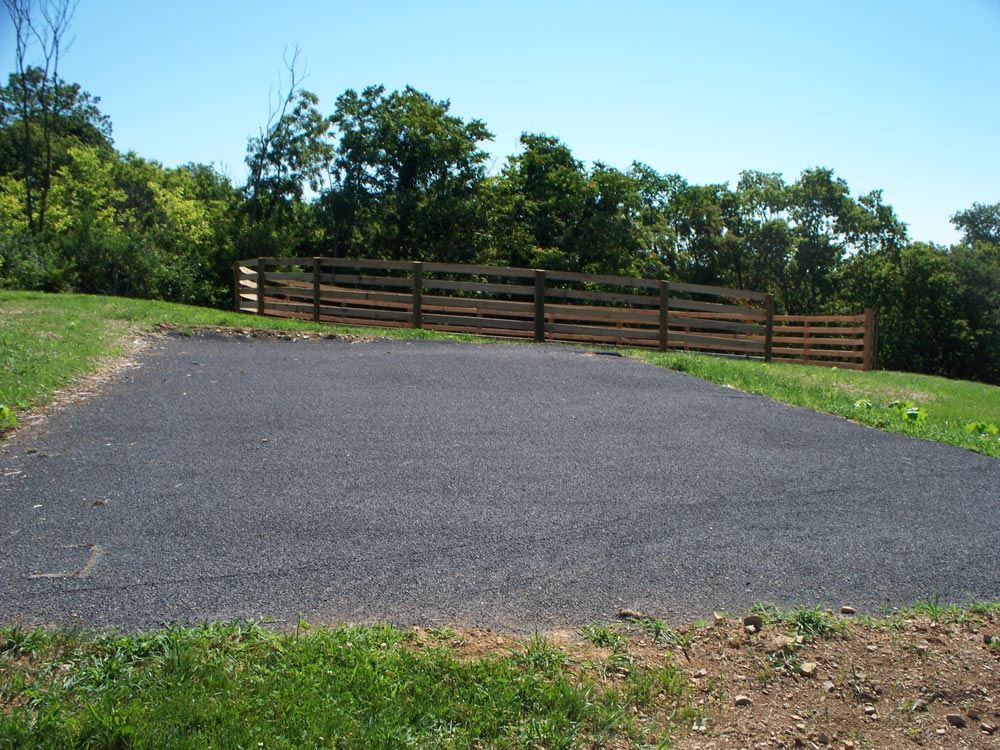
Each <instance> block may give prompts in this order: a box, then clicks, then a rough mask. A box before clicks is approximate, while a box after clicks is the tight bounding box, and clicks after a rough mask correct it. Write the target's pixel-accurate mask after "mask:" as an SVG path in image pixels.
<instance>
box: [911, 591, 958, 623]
mask: <svg viewBox="0 0 1000 750" xmlns="http://www.w3.org/2000/svg"><path fill="white" fill-rule="evenodd" d="M910 609H911V610H912V611H913V612H915V613H917V614H921V615H925V616H926V617H929V618H930V619H931V620H933V621H934V622H953V623H964V622H965V621H966V620H967V619H968V611H967V610H966V609H964V608H962V607H959V606H958V605H957V604H948V605H945V604H942V603H941V600H940V597H939V596H938V593H937V592H936V591H935V592H934V593H933V594H932V595H931V596H928V597H926V598H924V599H919V600H917V603H916V604H914V605H913V607H911V608H910Z"/></svg>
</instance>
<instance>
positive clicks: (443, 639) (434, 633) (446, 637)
mask: <svg viewBox="0 0 1000 750" xmlns="http://www.w3.org/2000/svg"><path fill="white" fill-rule="evenodd" d="M427 635H428V637H429V638H430V639H431V640H435V641H438V642H440V643H462V642H463V639H462V638H461V637H460V636H459V634H458V633H457V632H455V631H454V630H453V629H452V628H449V627H447V626H444V625H442V626H440V627H433V628H428V629H427Z"/></svg>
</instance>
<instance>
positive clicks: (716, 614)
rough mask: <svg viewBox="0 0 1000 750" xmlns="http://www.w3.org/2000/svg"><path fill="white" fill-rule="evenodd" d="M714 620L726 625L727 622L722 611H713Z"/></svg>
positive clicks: (718, 623) (716, 622) (717, 623)
mask: <svg viewBox="0 0 1000 750" xmlns="http://www.w3.org/2000/svg"><path fill="white" fill-rule="evenodd" d="M712 622H714V623H715V624H716V625H724V624H725V622H726V616H725V615H724V614H722V613H721V612H713V613H712Z"/></svg>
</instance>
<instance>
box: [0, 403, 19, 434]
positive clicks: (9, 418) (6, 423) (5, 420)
mask: <svg viewBox="0 0 1000 750" xmlns="http://www.w3.org/2000/svg"><path fill="white" fill-rule="evenodd" d="M15 427H17V415H16V414H15V413H14V410H13V409H11V408H10V407H9V406H7V405H5V404H0V433H3V432H6V431H7V430H13V429H14V428H15Z"/></svg>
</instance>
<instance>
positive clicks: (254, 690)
mask: <svg viewBox="0 0 1000 750" xmlns="http://www.w3.org/2000/svg"><path fill="white" fill-rule="evenodd" d="M599 666H600V665H595V666H594V667H592V668H583V667H581V666H579V665H574V664H572V663H571V661H570V659H569V658H568V657H567V655H566V654H565V653H564V652H563V651H562V650H560V649H558V648H556V647H554V646H552V645H550V644H548V643H546V642H545V641H544V640H541V639H538V638H536V639H534V640H532V641H530V642H528V643H526V644H522V645H521V646H520V647H519V648H517V649H510V650H507V651H505V652H503V653H495V654H488V655H485V656H477V657H468V656H464V655H462V654H461V653H459V652H458V651H456V650H454V649H453V648H451V647H450V646H448V645H446V644H443V643H442V642H441V641H437V640H432V641H430V642H426V641H419V640H417V638H416V636H415V635H414V634H412V633H408V632H402V631H397V630H394V629H392V628H390V627H388V626H379V627H342V628H337V629H323V628H316V629H312V628H308V626H306V628H300V629H299V630H298V631H297V632H295V633H276V632H272V631H269V630H267V629H265V628H262V627H260V626H257V625H247V624H239V623H230V624H215V625H207V624H206V625H202V626H201V627H198V628H191V629H185V628H178V627H172V628H167V629H164V630H160V631H154V632H150V633H140V634H134V635H118V634H105V635H85V634H80V633H73V632H67V631H46V630H19V629H9V628H8V629H0V748H2V749H3V750H6V748H24V749H25V750H30V749H31V748H77V747H79V748H83V747H101V748H126V747H127V748H153V747H157V748H158V747H171V748H209V747H231V748H239V747H242V748H255V749H256V748H300V747H315V748H319V747H324V748H407V747H420V748H469V747H477V748H543V747H544V748H575V747H581V746H608V745H611V744H613V745H614V746H616V747H619V746H622V744H621V743H622V742H623V741H627V742H630V743H636V744H640V745H642V746H647V744H649V743H653V746H655V745H656V744H659V743H663V742H666V741H667V740H668V739H669V734H670V732H671V731H672V729H673V728H674V726H675V725H674V723H673V718H672V717H676V718H677V720H678V721H681V720H686V719H687V717H688V714H689V713H690V712H689V710H688V709H687V708H686V707H685V705H684V699H685V687H684V680H683V677H682V676H681V674H680V672H679V670H677V669H676V668H675V667H673V666H672V665H670V666H666V667H641V666H638V665H634V664H633V665H632V669H631V670H630V671H629V673H628V675H627V676H626V677H618V678H616V679H613V680H607V679H603V678H602V677H601V676H600V675H601V674H602V671H601V670H600V669H599Z"/></svg>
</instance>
